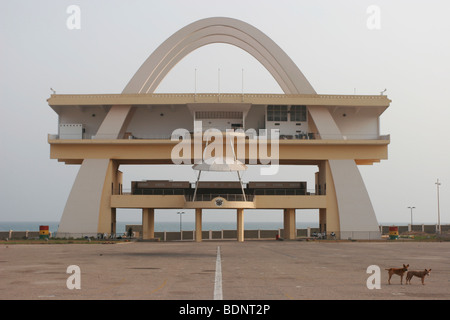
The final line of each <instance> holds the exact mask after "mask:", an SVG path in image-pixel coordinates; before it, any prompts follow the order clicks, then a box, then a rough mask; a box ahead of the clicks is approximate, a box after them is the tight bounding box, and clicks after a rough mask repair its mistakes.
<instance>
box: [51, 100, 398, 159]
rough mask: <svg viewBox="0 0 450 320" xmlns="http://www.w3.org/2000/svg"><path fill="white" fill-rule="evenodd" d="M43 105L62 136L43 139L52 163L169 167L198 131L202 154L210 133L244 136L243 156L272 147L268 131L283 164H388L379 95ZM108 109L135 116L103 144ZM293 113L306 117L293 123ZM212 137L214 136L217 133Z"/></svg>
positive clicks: (383, 103)
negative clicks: (106, 161)
mask: <svg viewBox="0 0 450 320" xmlns="http://www.w3.org/2000/svg"><path fill="white" fill-rule="evenodd" d="M48 103H49V105H50V106H51V107H52V108H53V109H54V110H55V112H56V113H58V115H59V128H58V130H59V132H58V133H57V134H50V135H49V136H48V142H49V144H50V146H51V158H54V159H58V160H60V161H64V162H66V163H81V161H82V160H83V159H85V158H110V159H117V160H119V161H121V163H150V164H151V163H171V151H172V149H173V148H174V146H176V145H177V144H178V143H179V139H184V138H190V139H191V142H192V148H194V144H195V143H194V142H195V141H196V140H195V139H196V137H197V136H198V135H196V134H194V132H199V133H201V138H200V141H201V143H202V150H203V148H204V147H205V146H206V144H207V143H206V141H205V140H208V139H205V131H207V130H208V129H212V128H218V131H219V133H220V132H222V135H223V136H224V137H226V133H225V131H241V132H243V133H244V136H245V141H244V143H243V144H244V149H245V151H246V155H248V153H249V152H250V151H251V148H252V147H253V145H254V144H255V143H258V142H260V141H263V140H267V142H268V144H270V143H271V142H269V140H270V138H271V136H270V134H271V130H272V129H278V130H277V132H278V134H279V136H278V137H279V139H277V147H278V148H279V160H280V163H281V164H282V163H286V164H289V163H298V161H306V162H308V161H320V160H326V159H354V160H355V161H356V162H357V163H358V164H372V163H373V162H378V161H380V160H381V159H387V145H388V144H389V143H390V137H389V135H380V133H379V117H380V115H381V114H382V113H383V112H384V111H385V110H386V109H387V108H388V106H389V104H390V100H389V99H388V98H387V97H386V96H383V95H377V96H360V95H318V94H317V95H285V94H92V95H52V96H51V97H50V98H49V99H48ZM112 106H115V107H116V106H119V107H120V106H123V107H124V108H125V107H127V108H129V107H130V106H131V107H132V109H133V112H132V116H131V117H130V119H128V121H127V126H126V127H125V128H123V130H122V131H121V132H122V133H121V134H120V135H118V136H117V135H116V136H115V138H105V135H101V136H99V135H98V134H97V132H98V131H99V128H100V126H101V124H102V122H103V120H104V119H105V117H106V115H107V114H108V112H109V110H110V109H111V107H112ZM279 106H281V108H278V109H281V112H283V110H284V114H282V113H280V114H278V115H277V114H275V115H273V114H270V115H269V114H268V112H269V109H271V108H269V107H279ZM294 107H297V108H296V110H299V109H300V111H301V110H303V112H304V114H303V115H302V116H301V117H298V118H295V117H294V114H293V111H292V110H294ZM299 107H300V108H299ZM318 108H322V109H323V108H326V109H328V111H329V112H328V113H327V114H329V115H331V117H332V118H333V120H334V123H335V124H336V126H337V127H338V129H339V132H341V133H340V134H333V133H327V132H321V133H319V132H318V130H317V128H316V127H317V126H316V123H315V122H314V119H313V117H311V114H310V113H311V112H312V111H314V110H317V109H318ZM272 109H276V108H272ZM198 123H200V125H201V128H200V129H198V127H197V124H198ZM322 127H323V126H322ZM61 128H63V129H64V130H62V129H61ZM176 130H181V134H179V133H177V134H178V137H179V139H178V138H176V136H177V135H175V138H174V135H173V134H174V132H175V131H176ZM264 131H267V132H268V135H267V136H266V135H265V134H261V132H264ZM322 131H323V130H322ZM208 132H209V131H208ZM210 134H211V132H210ZM212 134H213V135H215V137H217V132H214V131H213V132H212ZM106 136H108V135H106ZM255 136H256V137H257V139H256V140H255V139H254V138H255ZM224 141H225V140H224ZM255 141H256V142H255ZM236 143H237V142H236ZM224 148H225V147H224ZM258 150H259V149H258ZM224 151H226V150H225V149H224ZM269 153H270V152H269ZM192 154H194V150H193V152H192ZM192 159H193V158H192ZM192 159H189V160H192ZM244 159H245V160H249V158H248V157H244ZM185 160H187V159H185Z"/></svg>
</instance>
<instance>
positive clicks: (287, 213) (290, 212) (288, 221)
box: [284, 209, 297, 240]
mask: <svg viewBox="0 0 450 320" xmlns="http://www.w3.org/2000/svg"><path fill="white" fill-rule="evenodd" d="M295 230H296V228H295V209H284V238H285V239H288V240H293V239H295V238H296V237H297V235H296V232H295Z"/></svg>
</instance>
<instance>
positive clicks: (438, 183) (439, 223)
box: [435, 179, 441, 234]
mask: <svg viewBox="0 0 450 320" xmlns="http://www.w3.org/2000/svg"><path fill="white" fill-rule="evenodd" d="M435 184H436V186H437V205H438V233H439V234H440V233H441V212H440V209H439V186H440V185H441V183H440V182H439V179H437V181H436V182H435Z"/></svg>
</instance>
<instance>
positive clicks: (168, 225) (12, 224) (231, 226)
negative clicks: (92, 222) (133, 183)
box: [0, 221, 319, 233]
mask: <svg viewBox="0 0 450 320" xmlns="http://www.w3.org/2000/svg"><path fill="white" fill-rule="evenodd" d="M58 224H59V221H28V222H23V221H6V222H0V231H9V230H13V231H39V226H41V225H44V226H49V230H50V232H56V231H57V230H58ZM133 224H141V222H140V221H117V224H116V232H117V233H122V232H126V229H125V226H126V225H133ZM318 226H319V225H318V223H316V222H297V229H306V228H307V227H311V228H316V227H318ZM244 228H245V229H246V230H258V229H259V230H277V229H280V228H283V222H282V221H279V222H252V221H248V222H245V221H244ZM181 229H182V230H185V231H189V230H195V222H192V221H183V222H182V225H181ZM202 229H203V230H204V231H209V230H235V229H236V222H235V221H223V222H215V221H214V222H212V221H203V223H202ZM155 231H157V232H159V231H180V223H179V222H164V221H155Z"/></svg>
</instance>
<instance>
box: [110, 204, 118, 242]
mask: <svg viewBox="0 0 450 320" xmlns="http://www.w3.org/2000/svg"><path fill="white" fill-rule="evenodd" d="M116 216H117V215H116V208H111V236H112V235H115V234H116V226H117V221H116Z"/></svg>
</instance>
